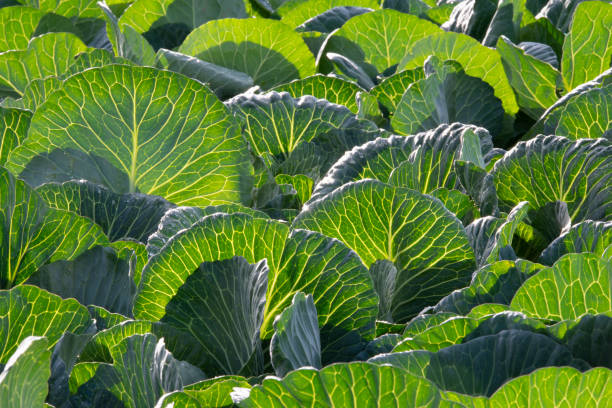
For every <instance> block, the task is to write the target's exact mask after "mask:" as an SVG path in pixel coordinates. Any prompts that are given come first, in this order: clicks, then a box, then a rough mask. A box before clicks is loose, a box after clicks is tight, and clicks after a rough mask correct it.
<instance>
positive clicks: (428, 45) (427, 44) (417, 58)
mask: <svg viewBox="0 0 612 408" xmlns="http://www.w3.org/2000/svg"><path fill="white" fill-rule="evenodd" d="M430 55H435V56H437V57H438V58H439V59H440V60H442V61H445V60H455V61H457V62H459V63H460V64H461V66H462V67H463V69H464V70H465V73H466V74H467V75H470V76H474V77H477V78H481V79H482V80H483V81H485V82H486V83H488V84H489V85H491V86H492V87H493V89H494V90H495V96H497V97H498V98H499V99H500V100H501V101H502V105H503V107H504V110H505V112H506V113H507V114H509V115H514V114H515V113H517V112H518V105H517V102H516V97H515V96H514V91H513V90H512V87H511V86H510V83H509V82H508V78H507V77H506V74H505V72H504V68H503V66H502V62H501V58H500V56H499V53H498V52H497V51H496V50H492V49H490V48H487V47H485V46H483V45H481V44H480V43H479V42H478V41H476V40H474V39H473V38H471V37H468V36H467V35H464V34H458V33H440V34H433V35H430V36H428V37H425V38H423V39H422V40H420V41H418V42H417V43H416V44H414V46H413V47H412V48H411V49H410V50H409V51H408V53H407V54H406V56H405V57H404V59H403V60H402V61H401V62H400V64H399V67H398V69H399V70H405V69H414V68H417V67H421V66H423V64H424V63H425V60H426V59H427V57H428V56H430Z"/></svg>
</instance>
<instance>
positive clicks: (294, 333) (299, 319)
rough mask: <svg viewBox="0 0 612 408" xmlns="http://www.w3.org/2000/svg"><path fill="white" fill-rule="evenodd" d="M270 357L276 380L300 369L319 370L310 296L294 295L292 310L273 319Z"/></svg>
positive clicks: (316, 334)
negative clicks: (310, 368) (276, 376)
mask: <svg viewBox="0 0 612 408" xmlns="http://www.w3.org/2000/svg"><path fill="white" fill-rule="evenodd" d="M270 356H271V358H272V365H273V366H274V371H275V372H276V375H278V376H279V377H284V376H285V375H286V374H287V373H288V372H289V371H293V370H297V369H298V368H301V367H314V368H321V340H320V338H319V325H318V322H317V309H316V308H315V305H314V302H313V300H312V295H305V294H304V293H302V292H298V293H296V294H295V295H294V296H293V300H292V302H291V306H288V307H287V308H286V309H285V310H283V312H282V313H281V314H279V315H278V316H276V318H275V319H274V335H273V336H272V342H271V344H270Z"/></svg>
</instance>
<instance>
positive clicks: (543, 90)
mask: <svg viewBox="0 0 612 408" xmlns="http://www.w3.org/2000/svg"><path fill="white" fill-rule="evenodd" d="M497 50H498V52H499V54H500V55H501V58H502V64H503V65H504V70H505V71H506V74H507V75H508V80H509V81H510V85H512V88H513V89H514V91H515V92H516V96H517V101H518V105H519V106H520V107H521V109H522V110H523V111H525V112H526V113H527V114H528V115H529V116H531V117H532V118H533V119H538V118H539V117H540V116H542V114H543V113H544V111H545V110H546V109H548V108H549V107H550V106H551V105H552V104H554V103H555V102H556V101H557V94H556V91H557V80H558V78H559V71H557V70H556V69H555V68H554V67H552V66H551V65H550V64H547V63H546V62H544V61H540V60H539V59H537V58H535V57H532V56H531V55H529V54H527V53H526V52H525V51H524V50H522V49H521V48H520V47H518V46H516V45H514V44H513V43H512V41H510V40H509V39H508V38H506V37H504V36H501V37H500V38H499V40H498V41H497Z"/></svg>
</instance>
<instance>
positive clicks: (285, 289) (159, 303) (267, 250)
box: [134, 213, 378, 360]
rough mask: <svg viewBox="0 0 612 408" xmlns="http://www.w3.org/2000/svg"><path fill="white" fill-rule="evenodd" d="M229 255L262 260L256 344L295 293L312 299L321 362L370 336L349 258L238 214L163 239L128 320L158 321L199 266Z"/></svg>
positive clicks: (316, 237) (367, 295)
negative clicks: (264, 286)
mask: <svg viewBox="0 0 612 408" xmlns="http://www.w3.org/2000/svg"><path fill="white" fill-rule="evenodd" d="M234 256H242V257H244V258H245V259H246V260H247V262H249V263H256V262H258V261H260V260H262V259H264V258H266V259H267V262H268V268H269V270H270V271H269V274H268V290H267V293H266V307H265V314H264V321H263V326H262V328H261V337H262V338H264V339H265V338H270V337H271V336H272V333H273V328H272V323H273V321H274V318H275V317H276V315H277V314H279V313H280V312H281V311H282V310H284V309H285V308H286V307H287V306H289V304H290V303H291V298H292V296H293V295H294V294H295V293H296V292H299V291H301V292H304V293H311V294H312V295H313V298H314V303H315V306H316V308H317V312H318V319H319V327H320V328H321V343H322V346H323V359H324V360H325V358H326V353H328V355H335V354H334V353H340V354H341V351H342V350H339V349H338V350H336V349H334V347H338V348H340V347H341V345H343V342H347V341H348V342H349V344H350V343H351V342H353V343H354V346H355V347H360V346H359V336H361V337H363V338H366V339H367V338H370V337H372V336H373V333H374V319H375V317H376V305H377V303H378V299H377V297H376V295H375V293H374V291H373V289H372V283H371V280H370V277H369V276H368V274H367V269H366V268H365V267H364V266H363V264H362V263H361V261H360V260H359V258H358V257H357V256H356V255H355V253H353V252H352V251H350V250H349V249H348V248H347V247H345V246H344V245H343V244H342V243H340V242H338V241H335V240H332V239H331V238H327V237H324V236H322V235H320V234H317V233H313V232H307V231H293V232H290V230H289V228H288V227H287V226H286V225H284V224H282V223H280V222H278V221H272V220H266V219H263V218H253V217H252V216H250V215H247V214H240V213H236V214H231V215H228V214H214V215H211V216H208V217H205V218H203V219H201V220H200V221H198V222H196V223H195V224H194V225H193V226H192V227H191V228H189V229H187V230H184V231H181V232H179V233H178V234H177V235H175V236H174V237H173V238H172V239H170V240H169V241H168V243H167V244H166V245H165V246H164V247H163V248H162V250H161V252H159V253H158V254H157V255H155V256H153V257H152V258H151V259H150V261H149V263H148V264H147V266H146V268H145V271H144V272H143V278H142V282H141V286H140V291H139V293H138V295H137V298H136V301H135V306H134V315H135V316H136V317H137V318H138V319H145V320H147V319H148V320H153V321H157V320H161V319H162V318H163V317H164V315H165V313H166V311H165V308H166V305H168V303H169V302H171V300H172V298H173V297H174V296H175V295H176V294H177V292H178V290H179V288H180V286H181V285H182V284H183V283H184V282H185V281H186V280H187V278H188V277H189V276H190V275H191V274H192V273H194V272H195V271H196V270H197V268H198V267H199V266H200V264H201V263H202V262H214V261H217V260H223V259H228V258H232V257H234ZM347 339H348V340H347ZM357 351H360V350H357ZM344 352H345V353H348V352H350V350H349V351H348V352H347V351H344ZM345 358H347V357H345Z"/></svg>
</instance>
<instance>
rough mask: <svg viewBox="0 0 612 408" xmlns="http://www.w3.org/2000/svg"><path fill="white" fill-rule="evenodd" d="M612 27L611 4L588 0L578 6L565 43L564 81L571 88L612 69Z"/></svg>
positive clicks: (562, 70) (562, 69)
mask: <svg viewBox="0 0 612 408" xmlns="http://www.w3.org/2000/svg"><path fill="white" fill-rule="evenodd" d="M611 26H612V5H611V4H608V3H607V2H603V1H585V2H582V3H580V4H579V5H578V7H576V11H575V13H574V17H573V19H572V25H571V29H570V32H569V34H568V35H567V36H566V38H565V42H564V43H563V57H562V58H561V72H562V73H563V82H564V84H565V88H566V89H567V90H568V91H569V90H571V89H574V88H576V87H577V86H578V85H580V84H583V83H585V82H587V81H590V80H592V79H594V78H595V77H596V76H597V75H599V74H601V73H602V72H604V71H605V70H607V69H608V68H610V59H611V58H612V32H611V31H610V27H611ZM594 50H597V52H594Z"/></svg>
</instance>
